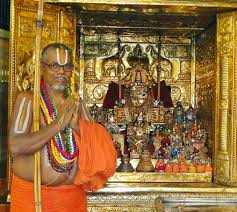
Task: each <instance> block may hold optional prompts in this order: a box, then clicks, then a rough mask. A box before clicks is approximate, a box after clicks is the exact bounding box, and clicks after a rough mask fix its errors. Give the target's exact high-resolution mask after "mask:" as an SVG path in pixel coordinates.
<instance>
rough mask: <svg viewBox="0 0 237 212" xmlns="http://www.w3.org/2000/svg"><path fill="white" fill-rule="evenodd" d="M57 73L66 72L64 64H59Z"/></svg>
mask: <svg viewBox="0 0 237 212" xmlns="http://www.w3.org/2000/svg"><path fill="white" fill-rule="evenodd" d="M57 73H59V74H62V73H64V67H63V66H59V67H58V71H57Z"/></svg>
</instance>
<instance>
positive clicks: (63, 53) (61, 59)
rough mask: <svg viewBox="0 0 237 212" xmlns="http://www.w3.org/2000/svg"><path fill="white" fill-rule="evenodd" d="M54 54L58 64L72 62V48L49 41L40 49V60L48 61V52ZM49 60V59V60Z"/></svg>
mask: <svg viewBox="0 0 237 212" xmlns="http://www.w3.org/2000/svg"><path fill="white" fill-rule="evenodd" d="M50 53H53V54H56V60H57V61H53V62H57V63H58V64H59V65H65V64H67V63H72V50H71V49H70V48H69V47H67V46H66V45H64V44H62V43H51V44H49V45H47V46H46V47H45V48H44V49H43V51H42V56H41V58H42V61H45V62H49V61H48V60H49V54H50ZM50 62H51V61H50Z"/></svg>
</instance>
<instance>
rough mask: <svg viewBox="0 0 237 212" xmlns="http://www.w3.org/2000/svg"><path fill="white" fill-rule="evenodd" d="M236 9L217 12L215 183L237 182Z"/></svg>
mask: <svg viewBox="0 0 237 212" xmlns="http://www.w3.org/2000/svg"><path fill="white" fill-rule="evenodd" d="M236 24H237V13H236V12H231V13H223V14H220V15H218V16H217V73H216V111H215V112H216V114H215V173H214V180H215V182H216V183H220V184H226V185H236V184H237V157H236V153H237V151H236V150H237V146H236V127H237V122H236V121H237V112H236V109H237V108H236V103H237V67H236V62H237V57H236V53H237V49H236V48H235V45H236V41H237V40H236V38H237V37H236V36H237V35H236V32H237V29H236Z"/></svg>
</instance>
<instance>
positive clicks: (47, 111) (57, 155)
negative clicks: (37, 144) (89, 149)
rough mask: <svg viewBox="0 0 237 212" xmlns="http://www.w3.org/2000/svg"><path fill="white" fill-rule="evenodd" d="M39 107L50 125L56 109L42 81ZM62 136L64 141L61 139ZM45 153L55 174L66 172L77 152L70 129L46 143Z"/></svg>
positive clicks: (55, 114)
mask: <svg viewBox="0 0 237 212" xmlns="http://www.w3.org/2000/svg"><path fill="white" fill-rule="evenodd" d="M40 93H41V95H40V106H41V109H42V111H43V114H44V118H45V121H46V123H47V124H50V123H52V122H53V121H54V120H55V119H56V118H57V114H58V111H57V107H56V104H55V103H54V101H53V98H50V96H49V93H48V90H47V87H46V84H45V82H44V80H43V79H42V80H41V81H40ZM62 134H63V136H64V138H65V139H64V140H63V139H62ZM47 151H48V158H49V162H50V164H51V166H52V168H53V169H54V170H56V171H57V172H67V171H70V170H71V169H72V167H73V163H74V161H75V160H76V158H77V156H78V154H79V151H78V147H77V145H76V142H75V139H74V136H73V133H72V128H69V127H66V128H65V129H64V130H63V132H58V133H57V134H56V135H55V136H54V137H53V138H52V139H51V140H50V141H49V142H48V143H47Z"/></svg>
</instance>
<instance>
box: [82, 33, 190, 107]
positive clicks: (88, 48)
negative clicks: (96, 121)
mask: <svg viewBox="0 0 237 212" xmlns="http://www.w3.org/2000/svg"><path fill="white" fill-rule="evenodd" d="M93 33H94V34H93ZM134 36H135V37H134ZM118 39H119V41H120V45H121V48H123V47H124V48H125V49H124V52H123V54H124V55H123V57H122V62H123V67H122V68H123V69H124V71H122V72H121V75H120V76H119V75H118V73H119V72H118V69H119V62H121V61H119V60H118V58H117V57H116V54H117V53H118ZM158 39H159V38H158V36H144V35H134V34H131V35H119V36H118V35H117V34H112V33H108V34H102V33H98V32H97V33H96V32H93V30H84V32H83V39H82V42H83V47H84V49H83V50H82V51H83V58H84V89H83V90H84V91H85V93H84V96H85V98H86V102H88V104H98V105H101V104H102V102H103V98H104V96H105V94H106V92H107V89H108V84H109V83H110V82H111V81H114V82H118V81H119V79H120V78H121V80H123V78H124V77H125V76H126V75H129V74H130V73H129V64H128V62H127V61H126V60H127V56H128V54H129V52H131V51H132V50H133V49H134V47H135V46H136V44H140V45H141V47H142V50H143V53H144V54H147V56H148V57H149V59H150V70H149V71H150V73H151V75H152V76H153V77H154V80H156V71H155V70H154V68H155V65H156V62H155V61H154V59H152V54H153V52H152V51H157V44H158V42H159V41H158ZM160 42H161V56H162V57H163V58H166V59H167V61H164V62H163V63H161V68H162V71H161V74H160V77H161V78H160V80H165V81H166V84H168V85H170V86H171V87H172V99H173V101H174V103H175V102H177V101H178V100H179V101H182V102H184V106H186V107H188V106H189V104H190V99H191V96H190V95H191V94H190V92H191V87H190V80H191V39H188V38H183V39H180V38H171V37H166V36H163V37H161V41H160Z"/></svg>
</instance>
